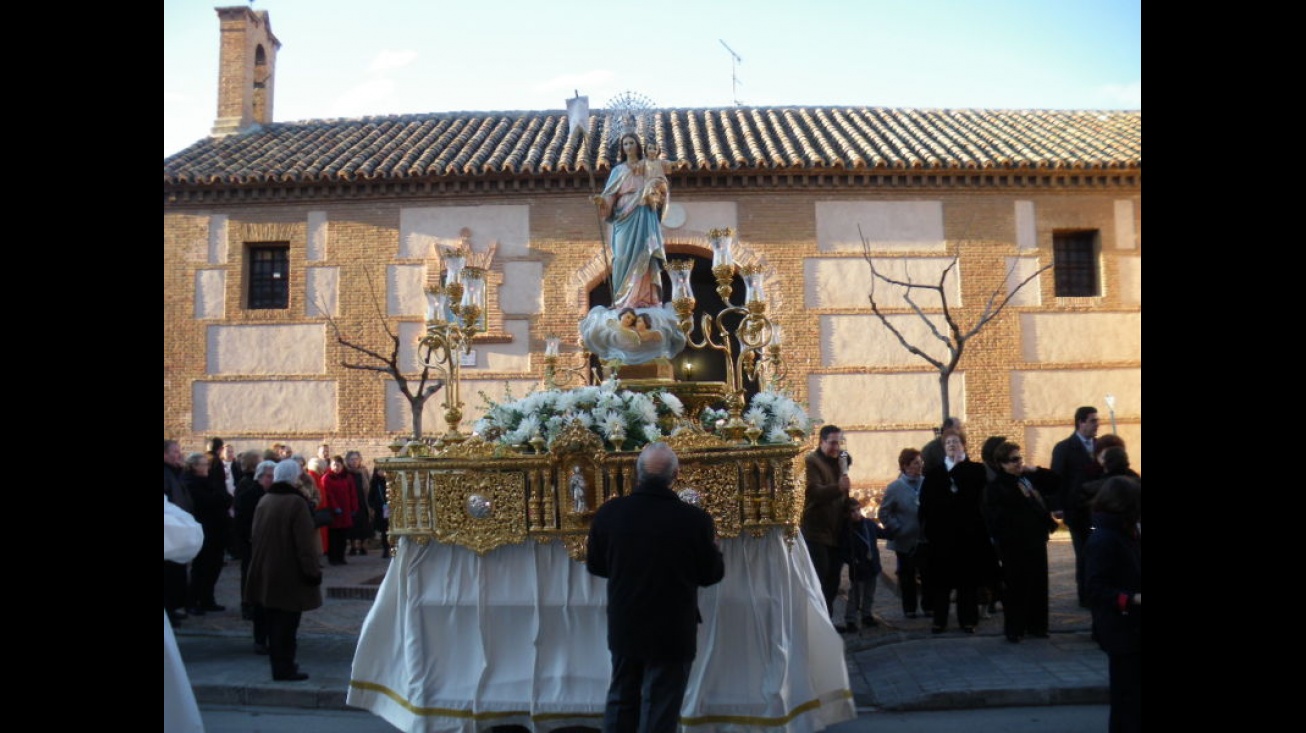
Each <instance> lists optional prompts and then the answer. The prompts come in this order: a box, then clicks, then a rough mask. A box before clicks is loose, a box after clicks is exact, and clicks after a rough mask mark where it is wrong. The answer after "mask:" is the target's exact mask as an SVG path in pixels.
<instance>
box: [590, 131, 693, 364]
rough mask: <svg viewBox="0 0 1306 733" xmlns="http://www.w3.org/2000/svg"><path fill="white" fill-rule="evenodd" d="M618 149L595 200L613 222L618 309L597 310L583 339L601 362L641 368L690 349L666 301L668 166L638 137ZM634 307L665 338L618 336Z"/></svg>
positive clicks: (614, 294)
mask: <svg viewBox="0 0 1306 733" xmlns="http://www.w3.org/2000/svg"><path fill="white" fill-rule="evenodd" d="M618 145H619V150H620V152H619V153H618V161H619V162H618V163H617V165H616V166H615V167H614V168H613V169H612V173H611V174H610V175H609V176H608V182H607V185H605V186H604V187H603V193H601V194H598V195H596V196H595V197H594V203H595V204H596V205H597V206H598V207H599V213H600V215H601V217H602V218H603V219H604V220H605V221H607V222H609V223H611V224H612V307H611V309H608V308H604V307H603V306H596V307H595V308H593V309H592V310H591V311H590V313H589V315H588V316H586V317H585V320H584V321H582V323H581V337H582V339H583V340H584V341H585V345H586V347H587V348H588V349H589V350H590V351H592V352H594V353H595V354H598V355H599V357H600V358H604V359H620V360H621V361H623V362H625V363H627V364H641V363H643V362H647V361H652V360H653V359H657V358H670V357H673V356H675V355H676V354H678V353H680V352H681V350H683V349H684V347H685V336H684V334H683V333H681V331H680V328H679V327H678V326H677V319H676V316H675V313H674V312H673V311H672V310H671V309H670V307H669V306H665V305H664V304H663V302H662V271H663V270H664V269H665V268H666V262H667V252H666V249H665V247H664V244H663V241H664V240H663V236H662V216H663V215H664V214H665V212H666V210H667V203H668V201H669V198H670V190H669V188H668V186H667V176H666V173H665V171H664V170H663V162H662V161H661V160H659V159H658V158H657V156H656V155H648V156H646V155H645V154H644V146H643V145H642V144H641V143H640V140H639V137H638V136H637V135H635V134H634V133H626V134H624V135H622V136H621V139H620V141H619V143H618ZM650 152H653V151H652V150H650ZM631 309H634V310H635V311H636V315H637V316H638V317H640V320H641V321H643V323H644V324H645V325H646V327H647V328H649V329H650V330H651V331H653V332H657V333H659V334H661V335H660V337H651V336H648V335H645V336H644V337H643V338H639V339H621V338H615V337H614V336H613V334H614V333H619V331H615V330H614V328H613V327H614V326H616V325H617V323H609V321H617V319H618V316H619V314H621V313H622V312H623V311H629V310H631ZM627 318H629V316H627ZM622 325H625V324H622Z"/></svg>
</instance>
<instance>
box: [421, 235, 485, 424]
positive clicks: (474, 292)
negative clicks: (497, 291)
mask: <svg viewBox="0 0 1306 733" xmlns="http://www.w3.org/2000/svg"><path fill="white" fill-rule="evenodd" d="M464 262H465V260H464V259H462V258H461V257H457V256H450V257H447V258H446V264H447V266H448V270H447V271H446V277H445V282H444V284H443V285H439V286H435V287H429V288H427V289H426V298H427V310H426V335H425V336H423V337H422V340H421V341H419V342H418V344H417V359H418V362H419V363H418V366H421V367H429V368H431V369H434V370H435V371H436V372H438V373H440V374H443V375H444V377H445V386H444V419H445V422H447V423H448V424H449V430H448V432H446V433H445V434H444V435H443V436H441V437H440V438H439V439H438V440H437V447H440V446H442V445H443V444H446V443H451V444H457V443H461V442H463V441H464V440H466V439H467V436H466V435H464V434H463V433H462V432H460V431H459V429H458V424H459V423H461V422H462V419H463V410H462V408H463V402H462V395H461V393H462V363H463V362H462V357H463V355H464V354H467V353H470V351H471V344H472V339H473V338H474V337H475V336H476V334H478V333H481V332H483V331H484V330H485V328H484V324H483V323H482V322H481V318H482V317H483V316H484V315H485V274H486V272H485V270H484V269H483V268H480V267H465V266H463V263H464Z"/></svg>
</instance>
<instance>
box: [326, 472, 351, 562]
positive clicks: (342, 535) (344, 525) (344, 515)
mask: <svg viewBox="0 0 1306 733" xmlns="http://www.w3.org/2000/svg"><path fill="white" fill-rule="evenodd" d="M322 505H323V506H326V507H330V508H331V510H332V512H333V513H335V515H336V518H335V519H334V520H333V521H332V522H331V524H329V525H327V562H328V563H330V564H332V565H344V564H345V548H346V547H347V546H348V544H349V540H348V539H347V537H348V535H349V530H350V528H351V527H353V526H354V512H356V511H358V493H357V490H356V489H355V487H354V477H353V476H352V475H351V474H350V473H349V472H348V471H346V470H345V459H344V458H341V457H340V456H332V457H331V468H330V469H329V470H328V471H327V472H326V474H325V475H324V476H322Z"/></svg>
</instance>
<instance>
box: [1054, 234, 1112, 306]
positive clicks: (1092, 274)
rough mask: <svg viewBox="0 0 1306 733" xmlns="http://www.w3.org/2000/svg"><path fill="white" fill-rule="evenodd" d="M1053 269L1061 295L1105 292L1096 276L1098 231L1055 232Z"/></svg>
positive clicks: (1089, 294)
mask: <svg viewBox="0 0 1306 733" xmlns="http://www.w3.org/2000/svg"><path fill="white" fill-rule="evenodd" d="M1052 269H1053V271H1054V272H1055V273H1056V296H1057V297H1058V298H1085V297H1094V296H1098V295H1101V294H1102V291H1101V288H1099V287H1098V276H1097V271H1098V268H1097V232H1096V231H1081V232H1056V233H1053V235H1052Z"/></svg>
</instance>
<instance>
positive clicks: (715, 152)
mask: <svg viewBox="0 0 1306 733" xmlns="http://www.w3.org/2000/svg"><path fill="white" fill-rule="evenodd" d="M652 120H653V125H652V129H653V135H654V137H655V139H656V140H657V142H658V143H659V144H660V145H661V146H662V149H663V150H664V151H665V152H666V155H667V158H668V159H669V160H671V161H673V162H674V164H675V166H674V170H675V171H678V172H695V171H702V172H721V171H739V172H743V171H748V172H788V173H803V172H808V171H819V170H831V169H834V170H868V171H874V170H883V171H885V172H892V171H895V170H921V171H933V172H944V171H967V170H998V171H1001V170H1012V171H1032V170H1056V169H1071V170H1086V171H1103V170H1133V171H1138V170H1141V168H1142V156H1143V152H1142V138H1143V115H1142V112H1120V111H1084V110H1077V111H1049V110H981V109H901V108H893V109H889V108H877V107H727V108H719V109H662V110H658V111H656V112H655V113H654V114H653V117H652ZM612 121H613V120H612V117H611V116H609V115H607V114H605V112H604V111H603V110H592V111H591V116H590V127H589V134H588V135H586V136H584V137H582V136H581V135H579V134H577V135H574V136H573V135H569V134H568V132H569V127H568V122H567V115H566V113H565V112H563V111H559V110H555V111H525V112H443V113H432V114H421V115H395V116H387V117H363V118H356V119H329V120H308V121H304V122H278V123H274V124H271V125H267V126H264V127H261V128H255V129H253V130H250V131H247V132H245V133H242V134H237V135H232V136H229V137H225V138H206V139H204V140H201V141H199V142H197V143H195V144H194V145H192V146H190V147H189V148H186V149H185V150H183V151H181V152H179V153H177V154H175V155H173V156H172V157H169V158H166V159H165V160H164V161H163V180H164V185H165V186H170V185H174V186H186V185H241V184H251V183H255V184H259V183H264V184H265V183H275V182H299V183H312V182H328V181H352V180H396V179H433V178H435V179H438V178H443V179H454V178H475V177H487V176H492V177H512V176H519V175H539V174H569V173H576V172H584V171H588V170H591V168H592V169H593V170H595V171H606V170H608V169H610V168H611V167H612V165H613V164H614V160H613V157H614V154H615V150H614V149H611V148H607V146H603V145H601V144H600V141H601V140H604V139H606V135H607V131H608V126H609V124H610V123H611V122H612Z"/></svg>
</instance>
